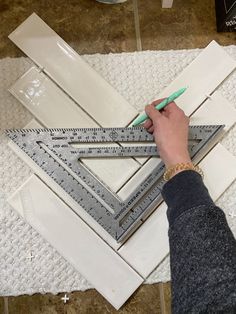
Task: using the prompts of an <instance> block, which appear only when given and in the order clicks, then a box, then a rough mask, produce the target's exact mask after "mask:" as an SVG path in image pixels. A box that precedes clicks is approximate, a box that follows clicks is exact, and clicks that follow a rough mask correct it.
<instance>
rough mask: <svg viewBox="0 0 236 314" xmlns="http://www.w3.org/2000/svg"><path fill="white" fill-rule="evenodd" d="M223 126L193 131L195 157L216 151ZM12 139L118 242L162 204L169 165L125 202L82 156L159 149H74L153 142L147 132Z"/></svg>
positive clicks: (18, 134) (31, 134) (25, 133)
mask: <svg viewBox="0 0 236 314" xmlns="http://www.w3.org/2000/svg"><path fill="white" fill-rule="evenodd" d="M222 129H223V126H222V125H211V126H210V125H207V126H191V127H190V128H189V140H191V141H194V143H192V144H191V145H189V152H190V155H191V158H192V159H193V160H195V159H196V158H197V156H198V155H199V153H200V152H202V151H203V150H206V149H207V147H208V146H210V144H211V142H212V141H214V138H215V137H216V136H217V135H218V134H219V133H220V132H221V130H222ZM7 135H8V136H9V137H10V138H11V139H12V141H13V142H15V143H16V144H17V145H18V146H19V147H20V148H21V150H22V151H23V152H24V153H26V154H27V155H28V156H29V157H30V158H31V159H32V160H33V161H34V162H35V163H36V164H37V165H38V166H39V167H40V168H42V169H43V171H44V172H46V173H47V175H48V176H50V177H51V178H52V179H53V180H54V181H55V182H56V183H57V184H58V185H60V187H61V188H62V189H63V190H64V191H65V192H67V194H69V196H70V197H71V198H73V199H74V200H75V201H76V202H77V203H78V204H80V205H81V206H82V207H83V208H84V210H85V211H86V212H87V213H88V214H89V215H90V216H92V217H93V218H94V219H95V220H96V221H97V223H98V224H100V225H101V226H102V227H103V228H104V229H105V230H106V231H107V232H108V233H109V234H110V235H111V236H112V237H113V238H114V239H115V240H116V241H117V242H121V241H124V240H125V239H126V238H127V237H128V236H129V235H130V234H131V233H133V232H134V231H135V229H136V228H137V227H138V226H139V225H140V223H142V219H143V218H144V217H146V216H147V215H148V214H150V213H151V212H152V211H153V210H154V209H155V208H156V207H157V205H158V204H160V203H161V201H162V196H161V189H162V187H163V185H164V181H163V178H162V175H163V172H164V169H165V167H164V164H163V162H161V163H158V164H157V165H156V167H155V168H154V169H153V171H152V173H151V174H150V175H149V176H148V177H146V178H144V180H143V181H142V182H140V185H139V186H138V188H136V189H135V191H134V192H133V193H131V195H130V196H129V197H128V198H127V199H126V200H124V201H122V200H120V199H119V198H118V196H117V195H114V194H113V193H111V192H110V191H109V190H108V189H107V188H106V186H104V185H102V183H101V182H99V181H98V180H97V179H96V177H94V176H93V175H92V174H91V173H90V172H89V171H88V170H87V169H86V167H84V166H83V164H82V163H78V159H79V158H80V157H97V156H98V157H104V156H115V157H116V156H145V155H151V156H153V155H158V150H157V148H156V147H152V146H137V147H135V146H131V147H127V146H126V147H110V148H109V147H104V148H103V147H100V146H99V147H97V148H91V147H89V148H87V150H86V149H85V148H74V147H73V145H71V144H72V143H80V142H81V143H99V142H105V143H113V142H114V141H118V142H123V141H124V142H132V143H133V142H153V136H152V135H151V134H149V133H148V132H147V131H146V130H145V129H144V128H142V127H138V128H90V129H89V128H83V129H36V130H30V129H22V130H9V131H7Z"/></svg>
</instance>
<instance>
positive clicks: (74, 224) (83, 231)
mask: <svg viewBox="0 0 236 314" xmlns="http://www.w3.org/2000/svg"><path fill="white" fill-rule="evenodd" d="M9 203H10V204H11V205H12V206H13V207H14V208H15V209H16V210H17V211H18V212H19V213H20V215H21V216H22V217H23V218H24V219H25V220H26V221H27V222H28V223H30V224H31V225H32V227H33V228H35V229H36V230H37V231H38V232H39V233H40V234H41V235H42V236H43V237H44V238H45V239H46V240H47V241H48V242H49V243H50V244H51V245H52V246H53V247H55V248H56V249H57V251H58V252H59V253H60V254H61V255H62V256H63V257H64V258H65V259H66V260H67V261H69V262H70V263H71V264H72V265H73V266H74V268H75V269H76V270H77V271H79V272H80V273H81V274H82V275H83V276H84V277H85V278H86V279H87V280H88V281H89V282H90V283H91V284H92V285H93V286H94V287H95V288H96V289H97V290H98V291H99V292H100V293H101V294H102V295H103V296H104V297H105V298H106V299H107V300H108V301H109V302H110V303H111V304H112V305H113V306H114V307H115V308H116V309H119V308H120V307H121V306H122V305H123V303H124V302H125V301H126V300H127V299H128V298H129V297H130V296H131V295H132V293H133V292H134V291H135V290H136V289H137V288H138V286H140V285H141V283H142V282H143V278H142V277H141V276H139V275H138V274H137V273H136V272H135V271H134V270H133V269H132V268H131V267H130V266H129V265H128V264H127V263H126V262H125V261H124V260H123V259H122V258H121V257H120V256H119V255H118V254H117V253H116V252H114V251H113V250H112V249H111V248H110V247H109V246H108V245H107V244H106V243H105V242H104V241H103V240H102V239H101V238H99V237H98V236H97V235H96V234H95V232H93V231H92V230H91V229H90V228H89V227H88V226H87V225H86V224H85V223H84V222H83V221H82V220H81V219H80V218H79V217H78V216H77V215H76V214H75V213H73V212H72V210H71V209H70V208H69V207H68V206H66V205H65V203H64V202H62V201H61V200H60V199H59V198H58V197H57V196H56V195H55V194H54V193H53V192H52V191H51V190H50V189H49V188H48V187H47V186H46V185H45V184H44V183H43V182H42V181H41V180H40V179H39V178H37V177H36V176H35V175H33V176H32V177H30V178H29V179H28V180H27V181H26V182H25V183H24V185H23V186H21V187H20V188H19V189H18V190H17V191H16V192H15V193H14V195H13V196H12V197H11V198H10V199H9ZM62 230H63V232H62Z"/></svg>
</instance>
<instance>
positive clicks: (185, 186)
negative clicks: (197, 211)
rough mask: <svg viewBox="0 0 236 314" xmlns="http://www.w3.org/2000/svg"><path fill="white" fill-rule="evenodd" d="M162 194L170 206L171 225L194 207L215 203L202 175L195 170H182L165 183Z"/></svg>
mask: <svg viewBox="0 0 236 314" xmlns="http://www.w3.org/2000/svg"><path fill="white" fill-rule="evenodd" d="M162 196H163V199H164V201H165V202H166V204H167V206H168V210H167V217H168V220H169V224H170V225H172V224H173V223H174V221H175V219H176V218H177V217H178V216H179V215H181V214H182V213H183V212H184V211H186V210H188V209H190V208H192V207H196V206H200V205H213V204H214V202H213V200H212V199H211V197H210V195H209V192H208V190H207V188H206V186H205V185H204V183H203V180H202V177H201V175H200V174H199V173H197V172H196V171H193V170H185V171H182V172H180V173H178V174H176V175H175V176H174V177H173V178H171V179H170V180H169V181H168V182H167V183H166V184H165V185H164V187H163V190H162Z"/></svg>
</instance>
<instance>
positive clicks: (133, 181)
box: [117, 157, 161, 200]
mask: <svg viewBox="0 0 236 314" xmlns="http://www.w3.org/2000/svg"><path fill="white" fill-rule="evenodd" d="M159 162H161V159H160V158H157V157H153V158H150V159H149V160H148V161H147V162H146V163H145V164H144V165H143V166H142V167H141V168H140V170H139V171H138V172H137V173H135V175H133V176H132V177H131V178H130V180H129V181H127V183H126V184H125V185H124V186H123V187H122V188H121V190H120V191H118V193H117V194H118V196H119V197H120V198H121V199H122V200H126V198H128V197H129V196H130V194H132V193H133V192H134V190H135V189H136V188H138V187H139V185H140V183H141V182H142V181H144V180H145V179H146V178H147V177H148V176H149V175H150V174H151V173H152V171H153V170H154V168H155V167H156V166H157V165H158V163H159Z"/></svg>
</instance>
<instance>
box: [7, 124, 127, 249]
mask: <svg viewBox="0 0 236 314" xmlns="http://www.w3.org/2000/svg"><path fill="white" fill-rule="evenodd" d="M32 127H33V128H42V125H40V124H39V123H38V122H37V121H35V120H32V121H30V123H28V124H27V125H26V126H25V128H32ZM8 146H9V147H10V148H11V149H12V150H13V151H14V152H15V153H16V154H17V155H18V156H19V157H20V158H21V159H22V160H23V161H24V162H26V163H27V164H28V166H29V167H30V168H31V169H32V170H33V171H34V173H36V174H37V175H38V176H39V177H40V178H41V179H42V180H43V181H44V182H45V183H46V184H47V185H48V186H49V187H50V188H51V189H52V190H53V191H54V192H55V193H56V194H57V195H60V197H61V198H62V199H63V201H64V202H65V203H66V204H67V205H68V206H69V207H70V208H72V210H73V211H74V212H75V213H76V214H77V215H78V216H79V217H80V218H81V219H83V221H85V222H86V223H87V224H88V225H89V226H90V228H92V229H93V230H94V231H95V232H96V233H97V234H98V235H99V236H100V237H101V238H102V239H103V240H104V241H105V242H106V243H108V245H109V246H110V247H112V248H113V249H114V250H118V248H119V247H120V245H121V244H120V243H117V242H116V241H115V240H114V239H113V238H112V237H111V236H110V235H109V233H107V232H106V231H105V230H104V229H103V228H102V227H101V226H100V225H99V224H98V223H97V222H96V221H95V220H94V219H93V218H92V217H91V216H90V215H89V214H87V212H86V211H85V210H84V209H83V208H82V207H81V206H80V205H79V204H78V203H76V202H75V201H74V200H73V199H72V198H71V197H70V196H69V195H68V194H67V193H66V192H65V191H64V190H63V189H62V188H60V186H59V185H57V184H56V183H55V182H54V181H53V180H52V179H51V178H50V177H49V176H48V175H47V174H46V173H45V172H44V171H43V170H42V169H41V168H40V167H38V166H37V165H36V164H35V163H34V162H33V161H32V159H31V158H29V157H28V156H27V155H26V154H25V153H24V152H23V151H22V150H21V149H20V148H19V147H18V146H17V145H16V144H15V143H14V142H12V141H10V142H9V143H8ZM45 197H46V196H45Z"/></svg>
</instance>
